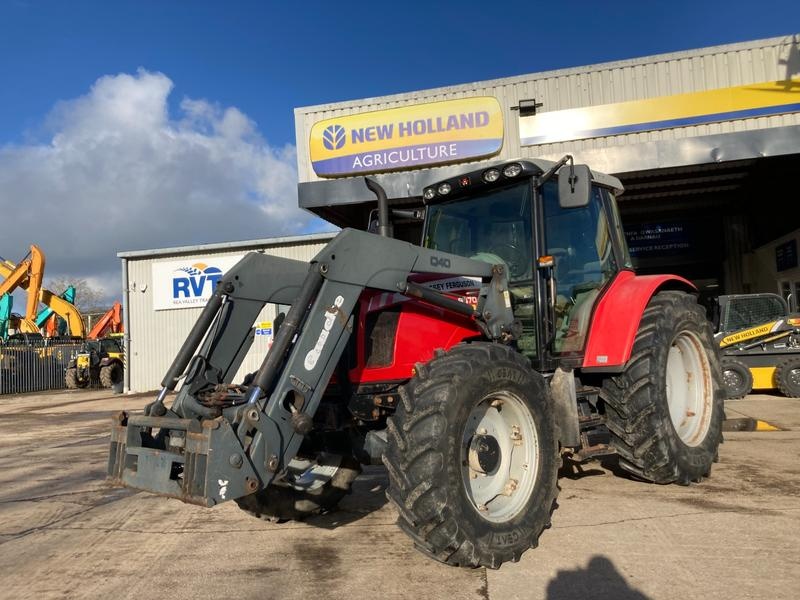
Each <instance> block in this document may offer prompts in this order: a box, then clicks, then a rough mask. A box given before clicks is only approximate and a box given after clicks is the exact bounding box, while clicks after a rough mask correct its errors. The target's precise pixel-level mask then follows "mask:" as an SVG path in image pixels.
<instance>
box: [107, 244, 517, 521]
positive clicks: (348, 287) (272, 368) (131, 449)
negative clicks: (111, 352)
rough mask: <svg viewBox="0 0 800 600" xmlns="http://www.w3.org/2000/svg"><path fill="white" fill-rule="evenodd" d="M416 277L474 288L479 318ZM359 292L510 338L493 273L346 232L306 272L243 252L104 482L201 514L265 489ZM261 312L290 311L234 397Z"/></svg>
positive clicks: (118, 441) (300, 424) (116, 443)
mask: <svg viewBox="0 0 800 600" xmlns="http://www.w3.org/2000/svg"><path fill="white" fill-rule="evenodd" d="M414 273H439V274H447V275H451V276H455V275H463V276H470V277H477V278H480V279H481V281H482V287H481V292H480V295H479V299H478V306H477V309H473V307H472V306H470V305H467V304H465V303H461V302H458V301H456V300H453V299H451V298H449V297H447V296H445V295H442V294H440V293H438V292H435V291H433V290H430V289H428V288H422V287H421V286H417V285H416V284H414V283H413V282H410V281H409V277H410V276H411V275H412V274H414ZM367 288H371V289H376V290H382V291H386V292H392V293H402V294H404V295H406V296H413V297H416V298H418V299H420V300H422V301H423V302H426V303H429V304H432V305H434V306H436V307H438V308H440V309H443V310H445V311H450V312H455V313H458V314H460V315H462V316H465V317H468V318H471V319H473V321H474V323H475V325H476V330H479V331H482V332H483V334H484V336H485V337H487V338H489V339H492V340H495V341H498V342H500V341H510V340H511V339H513V333H512V331H513V330H514V326H513V325H514V318H513V313H512V311H511V303H510V299H509V295H508V287H507V279H506V274H505V271H504V269H503V267H502V266H501V265H490V264H487V263H484V262H479V261H474V260H470V259H467V258H463V257H460V256H455V255H452V254H446V253H443V252H438V251H435V250H430V249H426V248H420V247H418V246H413V245H411V244H408V243H406V242H402V241H399V240H394V239H390V238H384V237H379V236H376V235H373V234H369V233H365V232H361V231H355V230H351V229H345V230H343V231H342V232H341V233H340V234H339V235H338V236H337V237H336V238H335V239H334V240H333V241H332V242H331V243H330V244H328V245H327V246H326V247H325V248H324V249H323V250H322V251H321V252H320V253H319V254H318V255H317V256H316V257H315V258H314V260H313V261H312V262H311V265H310V266H309V265H308V264H306V263H302V262H299V261H294V260H288V259H284V258H278V257H274V256H267V255H262V254H257V253H251V254H248V255H247V256H245V258H243V259H242V260H241V261H240V262H239V263H237V265H236V266H234V267H233V268H232V269H231V270H230V271H229V272H228V273H227V274H226V275H225V276H224V277H223V278H222V280H221V281H220V282H219V283H218V285H217V289H216V291H215V293H214V295H213V296H212V297H211V299H210V300H209V302H208V304H207V305H206V307H205V308H204V310H203V312H202V313H201V315H200V317H199V319H198V321H197V323H196V324H195V326H194V328H193V329H192V331H191V332H190V334H189V337H188V338H187V339H186V341H185V342H184V344H183V347H182V348H181V350H180V351H179V352H178V355H177V357H176V358H175V361H174V362H173V364H172V366H171V367H170V369H169V371H168V372H167V374H166V376H165V377H164V379H163V381H162V386H163V387H162V390H161V392H160V393H159V395H158V397H157V398H156V400H155V402H153V403H152V404H150V405H148V407H147V408H146V409H145V414H144V415H131V416H129V415H127V414H125V413H120V414H119V415H118V416H117V417H116V421H115V424H114V427H113V429H112V435H111V448H110V455H109V463H108V473H109V477H110V479H111V480H112V481H114V482H116V483H118V484H121V485H124V486H127V487H132V488H136V489H142V490H148V491H151V492H155V493H158V494H162V495H166V496H171V497H176V498H180V499H182V500H184V501H186V502H191V503H196V504H201V505H204V506H213V505H215V504H217V503H220V502H223V501H226V500H232V499H235V498H239V497H242V496H245V495H247V494H252V493H254V492H257V491H258V490H260V489H263V488H265V487H267V486H268V485H270V483H271V482H272V481H273V479H274V478H275V477H277V476H279V475H280V474H281V472H282V471H283V470H284V469H286V468H287V466H288V465H289V462H290V461H291V460H292V459H293V458H294V457H295V456H296V454H297V452H298V450H299V448H300V444H301V442H302V441H303V438H304V436H305V435H306V434H307V433H309V432H310V431H311V429H312V427H313V417H314V414H315V412H316V410H317V407H318V406H319V403H320V401H321V399H322V395H323V393H324V391H325V389H326V387H327V385H328V382H329V380H330V378H331V375H332V373H333V372H334V369H335V368H336V366H337V364H338V363H339V359H340V358H341V356H342V354H343V352H344V350H345V347H346V345H347V342H348V339H349V337H350V334H351V333H352V331H353V328H354V326H355V325H354V321H355V320H354V318H353V312H354V310H355V307H356V304H357V302H358V299H359V297H360V295H361V294H362V292H363V291H364V290H365V289H367ZM267 302H272V303H281V304H291V308H290V310H289V312H288V314H287V315H286V318H285V320H284V321H283V323H282V325H281V326H280V329H278V331H277V333H276V336H275V340H274V342H273V345H272V348H271V349H270V351H269V352H268V353H267V355H266V357H265V359H264V362H263V363H262V365H261V368H260V369H259V370H258V372H257V373H256V374H255V376H254V377H253V378H252V381H251V382H250V384H249V386H247V387H246V388H241V389H242V390H243V391H242V392H241V393H240V394H238V395H237V394H232V393H230V392H229V390H230V383H231V381H232V379H233V377H234V376H235V374H236V372H237V370H238V369H239V366H240V365H241V363H242V360H243V359H244V356H245V355H246V354H247V351H248V349H249V347H250V344H251V343H252V340H253V329H252V326H253V323H254V321H255V319H256V318H257V316H258V314H259V312H260V311H261V309H262V308H263V306H264V304H265V303H267ZM476 335H477V334H476ZM198 346H199V347H200V349H199V351H197V348H198ZM196 351H197V352H196ZM180 380H183V385H182V387H181V389H180V392H179V393H178V395H177V397H176V399H175V401H174V402H173V403H172V406H171V407H170V408H167V407H166V406H165V404H164V401H165V399H166V396H167V394H168V393H169V392H170V391H171V390H174V389H175V387H176V385H177V384H178V382H179V381H180Z"/></svg>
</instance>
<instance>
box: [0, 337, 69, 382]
mask: <svg viewBox="0 0 800 600" xmlns="http://www.w3.org/2000/svg"><path fill="white" fill-rule="evenodd" d="M80 347H81V342H79V341H78V342H76V341H72V340H69V341H59V340H47V339H34V340H11V341H9V342H6V343H3V342H2V341H0V395H2V394H19V393H22V392H41V391H45V390H60V389H63V388H65V387H66V384H65V382H64V371H65V370H66V368H67V364H68V363H69V360H70V358H71V357H72V356H73V354H75V353H76V352H77V351H78V350H79V349H80Z"/></svg>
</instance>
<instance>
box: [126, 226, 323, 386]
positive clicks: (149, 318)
mask: <svg viewBox="0 0 800 600" xmlns="http://www.w3.org/2000/svg"><path fill="white" fill-rule="evenodd" d="M331 237H332V236H331ZM325 244H326V241H325V240H319V239H316V240H314V241H313V242H310V243H292V244H285V245H279V246H253V247H249V248H237V249H231V250H225V251H214V250H210V251H204V252H197V253H192V254H188V253H179V254H163V255H159V256H153V257H149V256H148V257H144V258H128V259H127V260H128V262H127V265H128V289H129V304H128V306H129V308H128V310H129V312H130V315H129V323H130V333H129V335H130V346H129V351H128V356H127V361H128V368H129V373H130V389H131V391H133V392H145V391H150V390H156V389H158V388H159V387H160V383H161V379H162V378H163V377H164V374H165V373H166V371H167V369H168V368H169V365H170V364H171V363H172V360H173V358H174V357H175V355H176V354H177V352H178V350H179V349H180V346H181V344H182V343H183V341H184V339H186V336H187V335H188V333H189V330H190V329H191V327H192V325H194V323H195V321H196V320H197V317H198V316H199V315H200V312H201V311H202V307H201V308H183V309H173V310H158V311H155V310H153V280H152V278H153V263H156V262H159V261H166V260H175V259H176V258H177V259H184V258H185V259H186V260H187V262H191V261H192V258H193V257H198V258H199V257H209V256H233V255H237V254H245V253H247V252H250V251H254V250H262V249H263V250H264V253H265V254H271V255H273V256H281V257H283V258H293V259H296V260H302V261H309V260H311V259H312V258H313V257H314V256H315V255H316V254H317V253H319V251H320V250H322V248H323V247H324V246H325ZM274 309H275V307H274V305H270V304H268V305H267V306H266V307H265V308H264V310H263V311H262V313H261V317H260V319H259V320H263V321H271V320H272V319H273V318H274V317H275V310H274ZM266 350H267V338H266V337H264V336H256V339H255V341H254V342H253V347H252V348H251V349H250V352H249V353H248V355H247V358H246V359H245V361H244V363H243V364H242V369H241V370H240V375H239V379H240V378H241V377H242V376H243V374H244V373H249V372H252V371H255V370H256V369H258V367H259V366H260V364H261V361H262V359H263V355H264V353H265V352H266Z"/></svg>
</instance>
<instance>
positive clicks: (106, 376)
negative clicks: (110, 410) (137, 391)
mask: <svg viewBox="0 0 800 600" xmlns="http://www.w3.org/2000/svg"><path fill="white" fill-rule="evenodd" d="M122 375H123V373H122V365H121V364H119V363H117V362H113V363H111V364H110V365H106V366H105V367H102V368H101V369H100V385H101V386H102V387H104V388H111V387H114V385H115V384H118V383H120V382H121V381H122Z"/></svg>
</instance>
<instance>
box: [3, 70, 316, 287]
mask: <svg viewBox="0 0 800 600" xmlns="http://www.w3.org/2000/svg"><path fill="white" fill-rule="evenodd" d="M172 87H173V85H172V81H171V80H170V79H169V78H168V77H167V76H165V75H163V74H161V73H151V72H148V71H144V70H139V71H138V72H137V73H136V74H135V75H129V74H120V75H114V76H106V77H101V78H100V79H98V80H97V81H96V82H95V84H94V85H93V86H92V88H91V90H90V91H89V93H88V94H86V95H85V96H82V97H80V98H77V99H74V100H69V101H64V102H60V103H59V104H58V105H57V106H56V107H54V109H53V111H52V113H51V114H50V115H49V117H48V118H47V121H46V122H47V126H48V128H49V131H50V132H51V135H50V136H49V139H47V140H46V141H44V142H41V143H27V144H24V145H12V146H4V147H0V210H2V214H3V233H2V235H0V255H2V256H5V257H6V258H8V259H9V260H18V259H19V258H21V256H22V255H24V254H25V253H26V252H27V248H28V246H29V245H30V244H31V243H37V244H39V245H40V246H41V247H42V249H43V250H44V251H45V253H46V255H47V276H53V277H55V276H60V275H66V274H69V275H75V276H80V277H83V278H87V279H91V280H92V281H97V282H102V285H103V287H104V288H106V291H107V293H108V294H109V296H118V295H119V286H120V284H119V283H118V282H119V261H118V259H117V258H116V253H117V252H118V251H120V250H132V249H143V248H160V247H166V246H180V245H185V244H196V243H209V242H218V241H227V240H244V239H252V238H263V237H270V236H278V235H292V234H298V233H302V232H303V231H308V230H310V229H317V230H319V229H320V228H322V229H326V230H329V229H331V227H326V226H325V225H321V222H320V221H318V220H316V219H314V218H313V217H312V216H310V215H309V214H308V213H306V212H305V211H301V210H300V209H299V208H298V207H297V171H296V159H295V148H294V146H292V145H286V146H283V147H272V146H270V145H269V144H268V143H267V142H266V141H265V140H264V139H263V138H262V137H261V135H260V134H259V132H258V127H257V125H256V123H254V122H253V121H252V120H251V119H249V118H248V117H247V115H245V114H243V113H242V112H241V111H239V110H238V109H236V108H235V107H221V106H219V105H217V104H214V103H211V102H208V101H206V100H196V99H188V98H186V99H184V100H183V101H182V102H181V103H180V110H179V114H178V115H173V116H171V115H170V114H169V108H168V103H167V100H168V97H169V95H170V93H171V91H172ZM54 291H57V290H54Z"/></svg>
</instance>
